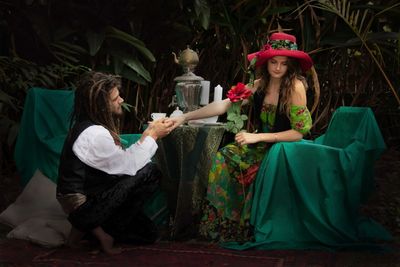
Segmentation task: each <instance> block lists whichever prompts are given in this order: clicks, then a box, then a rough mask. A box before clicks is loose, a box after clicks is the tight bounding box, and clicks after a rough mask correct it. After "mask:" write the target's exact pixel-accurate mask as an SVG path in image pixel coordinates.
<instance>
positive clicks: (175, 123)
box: [167, 115, 186, 130]
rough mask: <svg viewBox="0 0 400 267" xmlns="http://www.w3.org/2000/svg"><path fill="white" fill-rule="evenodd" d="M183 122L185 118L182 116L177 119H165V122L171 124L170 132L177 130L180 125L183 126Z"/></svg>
mask: <svg viewBox="0 0 400 267" xmlns="http://www.w3.org/2000/svg"><path fill="white" fill-rule="evenodd" d="M185 121H186V118H185V116H184V115H181V116H177V117H172V118H168V119H167V122H170V123H172V126H171V128H172V130H173V129H175V128H177V127H179V126H181V125H182V124H184V123H185Z"/></svg>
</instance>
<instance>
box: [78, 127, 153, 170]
mask: <svg viewBox="0 0 400 267" xmlns="http://www.w3.org/2000/svg"><path fill="white" fill-rule="evenodd" d="M157 148H158V146H157V143H156V141H155V140H154V139H153V138H152V137H150V136H146V137H145V139H144V140H143V142H139V141H138V142H136V143H135V144H132V145H131V146H130V147H128V148H126V149H125V150H124V149H122V148H121V147H120V146H117V145H115V143H114V139H113V138H112V136H111V134H110V132H109V131H108V130H107V129H106V128H104V127H103V126H100V125H92V126H89V127H88V128H86V129H85V130H84V131H83V132H82V133H81V134H80V135H79V136H78V138H77V139H76V140H75V143H74V144H73V146H72V151H73V152H74V154H75V155H76V156H77V157H78V158H79V159H80V160H81V161H82V162H83V163H85V164H86V165H88V166H90V167H93V168H95V169H99V170H101V171H104V172H106V173H108V174H113V175H123V174H127V175H135V174H136V172H137V171H138V170H140V169H141V168H143V167H144V166H145V165H146V164H147V163H149V162H150V161H151V158H152V157H153V156H154V154H155V153H156V151H157Z"/></svg>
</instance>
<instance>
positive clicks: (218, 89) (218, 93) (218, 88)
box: [214, 84, 223, 102]
mask: <svg viewBox="0 0 400 267" xmlns="http://www.w3.org/2000/svg"><path fill="white" fill-rule="evenodd" d="M222 91H223V89H222V87H221V85H219V84H218V85H217V86H215V88H214V102H217V101H221V100H222Z"/></svg>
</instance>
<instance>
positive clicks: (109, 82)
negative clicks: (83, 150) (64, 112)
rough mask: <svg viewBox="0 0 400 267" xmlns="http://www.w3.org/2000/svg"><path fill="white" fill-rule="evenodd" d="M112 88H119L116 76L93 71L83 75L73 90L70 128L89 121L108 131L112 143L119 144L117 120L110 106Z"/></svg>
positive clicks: (119, 80) (118, 79)
mask: <svg viewBox="0 0 400 267" xmlns="http://www.w3.org/2000/svg"><path fill="white" fill-rule="evenodd" d="M114 88H118V89H120V88H121V79H120V78H119V77H118V76H115V75H111V74H106V73H101V72H94V71H91V72H87V73H85V74H83V75H82V77H81V78H80V80H79V82H78V85H77V88H76V90H75V103H74V110H73V112H72V118H71V126H72V125H74V124H76V123H79V122H82V121H85V120H90V121H92V122H93V123H94V124H98V125H102V126H103V127H105V128H106V129H107V130H109V131H110V134H111V136H112V137H113V139H114V142H115V143H116V144H120V139H119V136H118V135H119V133H120V129H119V120H118V119H116V118H115V116H114V114H113V112H112V110H111V105H110V93H111V91H112V89H114Z"/></svg>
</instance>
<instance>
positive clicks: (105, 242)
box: [92, 227, 122, 255]
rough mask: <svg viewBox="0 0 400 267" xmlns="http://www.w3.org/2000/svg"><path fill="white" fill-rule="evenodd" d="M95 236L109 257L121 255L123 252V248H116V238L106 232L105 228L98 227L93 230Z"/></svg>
mask: <svg viewBox="0 0 400 267" xmlns="http://www.w3.org/2000/svg"><path fill="white" fill-rule="evenodd" d="M92 232H93V234H94V236H95V237H96V238H97V239H98V240H99V241H100V245H101V248H102V250H103V251H104V252H105V253H107V254H109V255H114V254H119V253H121V252H122V249H121V248H114V247H113V245H114V238H113V237H112V236H110V235H109V234H107V233H106V232H104V230H103V228H101V227H97V228H95V229H93V230H92Z"/></svg>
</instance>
